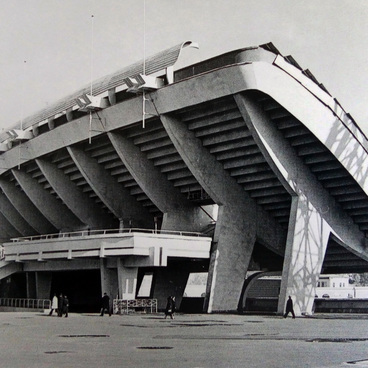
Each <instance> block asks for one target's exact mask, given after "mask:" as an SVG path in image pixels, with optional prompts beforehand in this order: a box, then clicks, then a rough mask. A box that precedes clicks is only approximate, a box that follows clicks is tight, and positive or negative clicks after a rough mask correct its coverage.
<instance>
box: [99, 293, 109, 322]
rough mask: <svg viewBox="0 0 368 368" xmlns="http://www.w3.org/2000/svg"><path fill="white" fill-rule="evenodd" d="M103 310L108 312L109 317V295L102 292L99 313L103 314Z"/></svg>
mask: <svg viewBox="0 0 368 368" xmlns="http://www.w3.org/2000/svg"><path fill="white" fill-rule="evenodd" d="M105 310H107V311H108V312H109V316H110V317H111V309H110V297H109V296H108V295H107V294H106V293H104V295H103V297H102V298H101V313H100V316H103V315H104V312H105Z"/></svg>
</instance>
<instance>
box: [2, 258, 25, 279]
mask: <svg viewBox="0 0 368 368" xmlns="http://www.w3.org/2000/svg"><path fill="white" fill-rule="evenodd" d="M20 271H22V264H21V263H15V262H5V261H0V280H2V279H5V278H6V277H8V276H10V275H11V274H13V273H16V272H20Z"/></svg>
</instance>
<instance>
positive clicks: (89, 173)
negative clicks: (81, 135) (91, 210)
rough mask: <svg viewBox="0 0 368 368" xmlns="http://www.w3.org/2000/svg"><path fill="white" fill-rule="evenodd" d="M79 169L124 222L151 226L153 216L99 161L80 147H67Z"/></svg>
mask: <svg viewBox="0 0 368 368" xmlns="http://www.w3.org/2000/svg"><path fill="white" fill-rule="evenodd" d="M67 149H68V152H69V154H70V156H71V157H72V159H73V161H74V163H75V164H76V166H77V167H78V169H79V171H80V172H81V174H82V175H83V177H84V178H85V179H86V181H87V183H88V184H89V185H90V186H91V188H92V189H93V191H94V192H95V193H96V194H97V195H98V196H99V198H100V199H101V201H102V202H103V203H104V204H105V205H106V207H107V208H109V210H110V211H111V212H112V213H113V214H114V215H115V216H116V217H117V218H119V219H120V224H121V227H124V224H125V223H126V224H129V223H130V222H131V223H132V224H133V227H141V228H145V227H150V226H152V223H153V217H152V216H150V214H149V213H148V211H147V210H146V209H145V208H144V207H143V206H141V205H140V204H139V202H138V201H136V200H135V199H134V197H132V196H131V195H130V193H129V190H128V189H126V188H125V187H124V186H123V185H121V184H119V183H118V182H117V181H116V180H115V179H114V178H113V177H112V176H111V175H110V174H109V173H108V172H107V171H106V170H105V169H104V168H103V167H102V166H101V165H99V164H98V162H97V161H96V160H95V159H93V158H92V157H90V156H88V154H87V153H85V152H84V151H82V150H81V149H79V148H75V147H67Z"/></svg>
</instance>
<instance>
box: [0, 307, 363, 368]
mask: <svg viewBox="0 0 368 368" xmlns="http://www.w3.org/2000/svg"><path fill="white" fill-rule="evenodd" d="M0 325H1V338H0V349H1V359H0V367H1V368H36V367H37V368H45V367H57V368H59V367H60V368H61V367H62V368H64V367H68V368H77V367H83V368H86V367H88V368H94V367H96V368H97V367H160V368H163V367H178V368H181V367H183V368H184V367H186V368H214V367H224V368H228V367H247V368H273V367H289V368H294V367H298V368H299V367H368V341H367V340H368V316H365V315H319V316H314V317H310V318H306V317H303V318H296V319H295V320H293V319H291V318H288V319H283V318H282V317H276V316H248V315H218V314H214V315H212V314H186V315H182V314H178V315H177V316H176V318H175V319H174V320H170V319H166V320H165V319H164V318H163V315H161V314H134V315H113V316H111V317H109V316H108V315H107V316H104V317H100V316H99V315H98V314H73V313H71V314H70V315H69V317H68V318H65V317H63V318H59V317H57V316H52V317H49V316H48V315H47V314H43V313H37V312H35V313H32V312H28V313H15V312H13V313H11V312H2V313H0Z"/></svg>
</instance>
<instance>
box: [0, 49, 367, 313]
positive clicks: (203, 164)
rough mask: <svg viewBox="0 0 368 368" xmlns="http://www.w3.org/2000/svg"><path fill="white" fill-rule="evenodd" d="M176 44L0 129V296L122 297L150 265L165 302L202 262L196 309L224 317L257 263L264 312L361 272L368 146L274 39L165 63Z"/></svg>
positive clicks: (303, 307) (239, 304)
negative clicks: (325, 278) (275, 295)
mask: <svg viewBox="0 0 368 368" xmlns="http://www.w3.org/2000/svg"><path fill="white" fill-rule="evenodd" d="M190 46H195V45H194V44H192V43H191V42H185V43H183V44H181V45H178V46H176V47H173V48H171V49H169V50H166V51H163V52H161V53H159V54H157V55H154V56H153V57H150V58H148V59H147V60H145V62H144V63H143V62H139V63H137V64H135V65H132V66H130V67H127V68H125V69H122V70H120V71H118V72H116V73H114V74H112V75H109V76H107V77H105V78H102V79H100V80H98V81H96V82H94V83H93V84H91V86H88V87H86V88H84V89H81V90H79V91H77V92H76V93H74V94H72V95H70V96H68V97H66V98H65V99H63V100H61V101H59V102H57V103H56V104H55V105H53V106H51V107H49V108H47V109H45V110H43V111H40V112H39V113H37V114H35V115H33V116H30V117H29V118H27V119H24V120H23V121H22V122H21V123H19V124H18V125H17V127H16V128H14V129H12V130H10V131H9V132H8V133H7V134H3V135H2V136H1V145H0V149H1V154H0V162H1V164H0V187H1V195H0V234H1V238H2V241H3V244H4V248H5V258H4V259H3V261H2V264H1V268H0V278H1V279H2V282H1V285H0V286H1V288H0V292H1V293H2V295H3V296H4V295H7V296H19V295H20V294H22V293H23V294H22V295H21V296H22V297H24V296H25V295H24V294H26V296H27V297H36V298H49V297H50V295H51V293H52V292H58V291H59V290H60V291H61V289H63V290H67V292H68V295H69V294H72V298H73V296H74V298H75V299H77V298H78V297H79V298H84V299H88V293H94V292H92V290H98V292H97V293H100V292H101V291H107V292H108V293H109V294H110V295H111V296H113V297H115V296H118V297H119V298H124V299H126V298H136V297H137V291H138V289H139V287H140V284H141V282H142V279H143V277H144V275H147V274H150V275H152V277H153V283H152V289H151V293H150V296H151V297H153V298H157V299H158V302H159V308H163V307H164V305H165V300H166V297H167V296H168V295H170V294H173V295H176V297H177V298H178V303H179V304H180V301H181V298H182V296H183V292H184V288H185V284H186V281H187V279H188V276H189V274H190V273H191V272H208V281H207V290H206V296H205V298H204V303H203V310H204V311H206V312H209V313H211V312H223V311H236V310H242V308H243V306H244V305H245V300H244V298H245V295H246V290H245V289H246V285H247V284H249V280H248V281H247V280H245V278H246V274H247V271H260V272H259V273H258V274H257V275H265V274H277V273H279V274H280V273H282V281H281V287H280V291H279V300H278V310H277V312H278V313H282V311H283V309H284V305H285V302H286V299H287V296H288V295H292V296H293V299H294V303H295V312H296V314H299V315H300V314H303V313H312V307H313V301H314V295H315V287H316V284H317V281H318V278H319V275H320V274H321V273H338V272H344V273H347V272H362V271H367V270H368V263H367V260H368V251H367V242H366V239H367V231H368V197H367V195H368V179H367V178H368V176H367V169H368V151H367V149H368V142H367V139H366V137H365V135H364V134H363V133H362V131H361V130H360V129H359V127H358V125H357V124H356V123H355V121H354V120H353V118H352V117H351V116H350V115H349V114H347V113H346V112H345V111H344V110H343V108H342V107H341V106H340V104H339V103H338V101H337V100H336V99H334V98H333V97H331V95H330V94H329V93H328V92H327V90H326V89H325V88H324V87H323V85H321V84H319V83H318V82H317V80H316V79H315V78H314V77H313V75H312V74H311V73H310V72H309V71H308V70H303V69H302V68H301V67H300V66H299V65H298V64H297V63H296V61H295V60H294V59H293V58H292V57H291V56H287V57H283V56H282V55H281V54H280V53H279V51H278V50H277V49H276V48H275V47H274V46H273V45H272V44H265V45H261V46H259V47H250V48H244V49H239V50H235V51H232V52H228V53H226V54H223V55H220V56H217V57H214V58H212V59H209V60H205V61H203V62H200V63H198V64H195V65H190V66H188V67H185V68H183V69H180V70H176V71H174V64H175V62H176V60H177V58H178V57H179V54H180V52H181V50H182V49H183V48H186V47H190ZM214 208H218V217H217V219H216V220H217V221H214V220H215V218H214V216H213V209H214ZM86 291H87V292H88V293H86Z"/></svg>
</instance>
